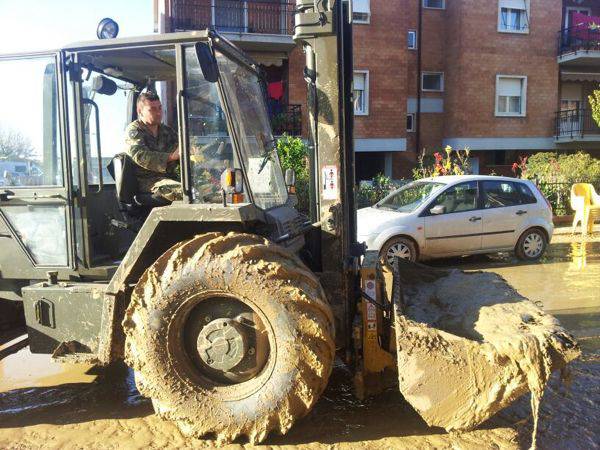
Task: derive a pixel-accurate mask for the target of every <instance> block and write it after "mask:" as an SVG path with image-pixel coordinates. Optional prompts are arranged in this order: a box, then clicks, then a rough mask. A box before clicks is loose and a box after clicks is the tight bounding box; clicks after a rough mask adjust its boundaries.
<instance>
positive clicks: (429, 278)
mask: <svg viewBox="0 0 600 450" xmlns="http://www.w3.org/2000/svg"><path fill="white" fill-rule="evenodd" d="M397 267H398V268H397V270H395V273H394V281H393V286H394V289H393V293H392V297H393V302H394V310H395V312H394V314H395V318H394V319H395V333H396V342H397V359H398V377H399V381H400V391H401V392H402V394H403V396H404V397H405V398H406V400H407V401H408V402H409V403H410V404H411V405H412V406H413V407H414V408H415V409H416V410H417V412H418V413H419V414H420V415H421V416H422V417H423V419H424V420H425V421H426V422H427V423H428V424H429V425H430V426H438V427H442V428H445V429H446V430H447V431H450V430H468V429H471V428H473V427H475V426H477V425H479V424H480V423H482V422H483V421H485V420H486V419H488V418H490V417H491V416H492V415H493V414H495V413H496V412H497V411H499V410H501V409H502V408H504V407H506V406H508V405H509V404H510V403H511V402H513V401H514V400H515V399H517V398H518V397H520V396H521V395H523V394H525V393H526V392H527V391H531V392H532V407H533V413H534V418H536V417H537V407H538V405H539V400H540V399H541V395H542V393H543V389H544V387H545V385H546V382H547V381H548V378H549V376H550V374H551V372H552V371H554V370H556V369H561V368H564V367H565V365H566V364H567V363H568V362H569V361H571V360H573V359H575V358H576V357H577V356H578V355H579V349H578V347H577V343H576V342H575V340H574V339H573V337H572V336H570V335H569V334H568V333H567V332H566V331H565V330H564V329H563V328H562V327H561V326H560V325H559V323H558V321H557V320H556V319H555V318H554V317H552V316H550V315H548V314H545V313H544V312H543V311H542V310H541V309H540V308H539V307H537V306H536V305H535V304H534V303H532V302H531V301H529V300H527V299H526V298H524V297H522V296H521V295H519V294H518V293H517V292H516V291H515V290H514V289H513V288H511V287H510V286H509V285H508V283H507V282H506V281H505V280H504V279H503V278H502V277H500V276H499V275H496V274H493V273H486V272H472V273H466V272H462V271H458V270H439V269H433V268H430V267H426V266H423V265H418V264H411V263H406V262H403V261H399V264H398V266H397ZM535 423H537V422H535ZM534 433H535V427H534Z"/></svg>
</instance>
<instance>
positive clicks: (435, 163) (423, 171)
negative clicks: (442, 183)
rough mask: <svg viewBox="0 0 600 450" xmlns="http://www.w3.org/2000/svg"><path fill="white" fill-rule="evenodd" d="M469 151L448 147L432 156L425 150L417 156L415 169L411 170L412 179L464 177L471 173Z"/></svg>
mask: <svg viewBox="0 0 600 450" xmlns="http://www.w3.org/2000/svg"><path fill="white" fill-rule="evenodd" d="M469 153H470V151H469V149H468V148H466V149H464V150H453V149H452V147H450V146H449V145H447V146H446V148H445V149H444V152H443V153H441V152H435V153H434V154H433V155H432V156H433V158H432V157H431V156H429V155H427V154H426V152H425V150H423V152H422V153H421V154H420V155H419V158H418V160H417V167H416V168H414V169H413V178H414V179H415V180H418V179H421V178H429V177H438V176H443V175H465V174H469V173H471V164H470V163H469Z"/></svg>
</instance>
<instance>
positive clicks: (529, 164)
mask: <svg viewBox="0 0 600 450" xmlns="http://www.w3.org/2000/svg"><path fill="white" fill-rule="evenodd" d="M521 177H522V178H527V179H530V180H534V181H535V182H536V183H537V184H538V186H539V188H540V190H541V191H542V193H543V194H544V196H545V197H546V198H547V199H548V201H550V203H551V204H552V209H553V210H554V212H555V214H557V215H562V214H567V213H568V212H569V210H570V207H569V196H570V190H571V185H572V184H573V183H592V184H594V185H596V186H597V185H598V183H599V182H600V159H596V158H593V157H592V156H591V155H589V154H588V153H584V152H577V153H573V154H562V155H559V154H557V153H554V152H541V153H536V154H535V155H532V156H530V157H529V158H528V159H527V161H526V167H525V169H524V170H523V171H522V173H521Z"/></svg>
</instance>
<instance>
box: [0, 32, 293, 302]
mask: <svg viewBox="0 0 600 450" xmlns="http://www.w3.org/2000/svg"><path fill="white" fill-rule="evenodd" d="M17 86H21V87H22V89H17V88H16V87H17ZM145 89H151V90H155V91H156V92H157V93H158V94H159V96H160V97H161V101H162V104H163V109H164V110H165V119H166V122H167V124H168V125H170V126H171V127H172V128H174V129H175V130H176V131H177V133H178V136H179V151H180V167H177V168H176V169H175V173H176V174H177V177H178V178H179V181H181V183H182V187H183V201H182V202H180V204H179V206H178V208H180V209H182V210H185V208H186V207H187V208H188V209H190V208H192V209H194V210H202V211H204V213H202V217H203V218H205V217H206V216H208V215H217V216H219V215H221V216H226V215H227V214H226V213H224V211H227V210H233V209H244V210H251V211H252V213H250V217H252V218H255V219H256V221H258V222H263V224H264V225H265V227H264V230H263V232H264V233H265V234H269V235H270V237H277V236H280V235H285V234H286V233H287V235H288V237H289V232H290V227H289V226H286V224H284V223H282V221H283V222H286V221H287V222H289V221H292V222H293V223H294V224H298V223H300V222H302V220H301V219H299V218H298V214H297V213H296V212H295V210H294V209H293V207H292V206H291V199H288V192H287V187H286V184H285V180H284V175H283V173H282V169H281V166H280V164H279V160H278V158H277V153H276V150H275V141H274V138H273V134H272V131H271V125H270V121H269V117H268V115H267V109H266V105H265V100H264V96H263V92H264V90H263V85H262V83H261V77H260V74H259V72H258V70H257V65H256V64H255V63H254V62H253V61H251V60H250V59H249V58H248V57H247V56H245V55H244V54H243V53H241V52H240V51H239V50H238V49H237V48H236V47H235V46H233V45H231V44H230V43H229V42H228V41H226V40H225V39H224V38H222V37H220V36H219V35H217V34H215V33H212V32H209V31H203V32H189V33H173V34H169V35H164V36H162V35H161V36H158V35H153V36H147V37H140V38H123V39H110V40H100V41H94V42H83V43H77V44H73V45H69V46H66V47H64V48H63V49H61V50H58V51H51V52H39V53H35V54H21V55H5V56H0V94H1V95H2V98H3V99H4V103H5V105H7V104H10V105H12V106H11V108H2V111H1V112H0V123H1V124H2V128H3V132H5V133H12V135H13V136H14V137H15V140H16V141H18V142H17V144H20V147H19V146H18V145H17V146H16V147H15V149H14V154H11V155H6V157H4V155H2V157H4V159H6V160H10V161H12V160H19V161H23V162H25V163H27V164H29V165H30V166H32V167H36V168H39V169H38V170H37V171H36V173H35V176H33V175H32V176H27V177H25V176H22V177H19V178H18V180H16V181H15V177H14V176H11V175H7V177H6V178H7V179H8V180H5V179H2V181H3V183H2V184H0V216H1V219H2V220H0V232H1V233H7V235H9V236H10V237H9V238H7V239H5V238H2V239H3V240H4V241H5V242H6V244H7V245H9V246H11V249H12V250H14V251H11V252H2V254H0V265H1V266H2V280H0V291H2V290H3V286H2V284H5V283H7V281H6V280H9V279H12V280H17V279H27V280H35V279H38V280H39V279H45V278H46V272H47V271H48V270H51V271H57V272H58V278H59V279H72V278H93V279H100V280H102V279H104V280H108V279H110V277H111V276H112V274H113V273H114V270H116V267H117V266H118V264H119V261H120V260H121V259H122V257H123V255H125V253H126V252H127V251H128V250H129V248H130V246H131V244H132V242H133V241H134V239H135V238H136V231H137V230H139V228H140V227H141V225H142V224H143V223H144V222H145V219H146V216H147V215H148V213H149V212H150V210H151V209H152V208H154V207H158V206H165V205H167V204H168V203H167V202H160V201H158V202H157V201H155V200H156V199H151V198H150V199H149V198H147V196H145V195H144V194H147V193H143V192H139V190H138V189H137V187H136V184H135V179H131V173H132V171H131V170H127V167H128V165H129V166H131V164H135V163H133V161H131V160H129V161H127V158H126V157H124V156H122V153H123V151H124V149H125V128H126V126H127V125H128V124H129V123H130V122H131V121H132V120H135V119H136V117H137V114H136V106H135V105H136V99H137V97H138V95H139V94H140V93H141V92H142V91H144V90H145ZM115 157H116V159H117V160H118V161H113V160H114V159H115ZM111 161H113V164H111ZM114 162H117V164H114ZM109 167H110V168H111V170H110V171H109V170H108V168H109ZM6 172H7V173H8V171H6ZM111 172H112V174H111ZM115 172H117V173H115ZM115 180H116V181H117V184H116V185H115ZM186 205H187V206H186ZM194 205H195V206H194ZM199 205H204V206H199ZM140 217H141V221H140ZM198 217H200V216H198V215H197V216H196V219H194V220H192V219H189V222H191V223H190V224H189V226H188V228H189V230H188V232H189V233H195V232H198V231H200V228H202V224H201V222H203V220H198ZM132 220H133V221H135V220H138V221H140V223H139V226H137V227H135V226H134V227H132V226H130V225H131V221H132ZM181 220H182V221H188V219H181ZM269 223H270V225H269ZM292 240H293V239H292ZM294 242H295V244H296V246H297V245H300V246H301V245H302V243H301V242H300V241H299V240H298V239H296V240H295V241H294ZM288 244H289V242H288ZM7 258H11V263H10V264H9V261H8V259H7ZM15 282H16V281H15ZM18 283H19V282H17V284H18ZM27 283H29V281H27ZM6 289H7V290H13V291H16V289H13V288H12V287H7V288H6ZM0 297H2V298H6V295H0Z"/></svg>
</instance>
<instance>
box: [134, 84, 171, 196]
mask: <svg viewBox="0 0 600 450" xmlns="http://www.w3.org/2000/svg"><path fill="white" fill-rule="evenodd" d="M137 114H138V118H137V120H134V121H133V122H131V123H130V124H129V125H128V126H127V128H126V131H125V144H126V148H125V153H127V154H128V155H129V156H130V157H131V159H132V160H133V161H134V162H135V163H136V165H137V167H136V168H135V176H136V178H137V180H138V186H139V190H140V191H141V192H150V193H152V194H155V195H158V196H160V197H162V198H164V199H166V200H168V201H171V202H172V201H175V200H181V199H182V190H181V183H180V182H179V181H177V179H176V178H178V177H177V176H176V173H175V169H176V167H177V165H178V163H179V146H178V137H177V132H176V131H175V130H173V129H172V128H171V127H169V126H168V125H165V124H164V123H162V104H161V102H160V98H159V97H158V95H157V94H156V93H155V92H151V91H148V92H144V93H141V94H140V95H139V97H138V99H137Z"/></svg>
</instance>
